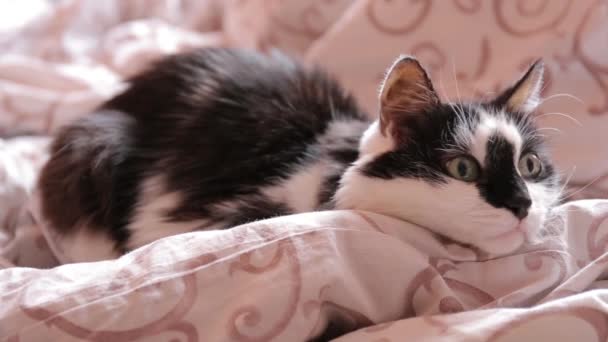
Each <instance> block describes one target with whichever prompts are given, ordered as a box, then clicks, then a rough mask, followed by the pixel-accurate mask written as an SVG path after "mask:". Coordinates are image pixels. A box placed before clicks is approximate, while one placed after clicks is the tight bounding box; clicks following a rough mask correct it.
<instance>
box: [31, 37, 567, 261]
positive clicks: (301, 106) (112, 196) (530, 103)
mask: <svg viewBox="0 0 608 342" xmlns="http://www.w3.org/2000/svg"><path fill="white" fill-rule="evenodd" d="M542 79H543V63H542V61H541V60H539V61H537V62H536V63H534V64H532V65H531V66H530V68H529V69H528V70H527V72H525V74H524V75H523V76H522V77H521V78H520V79H519V80H518V81H517V82H515V83H514V84H513V85H512V86H510V87H508V88H507V89H506V90H504V91H503V92H502V93H500V94H499V95H498V96H496V97H495V98H493V99H491V100H479V101H471V102H457V103H455V102H445V101H441V100H440V98H439V96H438V95H437V93H436V91H435V90H434V88H433V85H432V82H431V79H430V78H429V76H428V74H427V72H426V71H425V69H424V68H423V67H422V65H421V64H420V63H419V62H418V61H417V60H416V59H415V58H414V57H412V56H401V57H399V58H398V59H397V60H396V61H395V62H394V63H393V64H392V66H390V68H389V69H388V71H387V73H386V77H385V79H384V81H383V82H382V84H381V90H380V97H379V110H378V117H377V119H376V120H372V119H370V116H368V115H367V113H365V112H364V111H363V110H362V109H361V108H360V107H359V106H358V105H357V103H356V101H355V99H354V98H353V97H352V96H351V95H350V94H348V93H347V92H346V91H345V90H344V89H343V88H342V87H341V86H340V85H339V84H338V83H337V81H335V80H333V79H332V78H331V77H330V76H329V75H328V74H327V73H326V72H324V71H323V70H322V69H320V68H318V67H313V66H305V65H302V64H301V63H299V62H298V61H296V60H294V59H292V58H291V57H287V56H286V55H283V54H281V53H278V52H275V53H271V54H269V55H263V54H261V53H257V52H252V51H245V50H239V49H229V48H203V49H199V50H195V51H191V52H186V53H180V54H176V55H172V56H168V57H165V58H164V59H162V60H160V61H158V62H156V63H154V64H153V65H151V66H150V67H149V68H147V69H146V70H144V71H142V72H141V73H139V74H138V75H136V76H134V77H133V78H131V79H130V80H129V82H128V86H127V88H126V89H125V90H124V91H123V92H122V93H119V94H118V95H116V96H115V97H113V98H111V99H110V100H108V101H107V102H106V103H104V104H103V105H102V106H100V107H99V109H97V110H95V111H94V112H92V113H90V114H89V115H87V116H85V117H83V118H81V119H79V120H77V121H75V122H73V123H71V124H69V125H67V126H65V127H64V128H62V129H61V130H60V131H59V132H58V133H57V135H56V136H55V138H54V141H53V143H52V146H51V151H50V157H49V160H48V162H47V163H46V165H45V166H44V168H43V170H42V172H41V175H40V178H39V183H38V188H39V190H40V203H41V212H42V217H43V218H44V220H45V221H46V223H47V224H48V226H49V227H52V228H53V229H54V231H56V232H57V234H59V236H61V239H62V241H63V243H62V244H63V246H64V248H66V249H67V250H68V253H70V254H71V255H73V256H74V257H75V258H76V259H81V260H85V261H89V260H101V259H108V258H114V257H117V256H119V255H121V254H123V253H126V252H128V251H130V250H133V249H135V248H138V247H140V246H142V245H145V244H147V243H149V242H152V241H154V240H156V239H159V238H162V237H165V236H169V235H174V234H179V233H184V232H190V231H195V230H215V229H227V228H230V227H233V226H236V225H239V224H243V223H247V222H251V221H255V220H261V219H265V218H270V217H274V216H279V215H289V214H293V213H301V212H309V211H316V210H325V209H356V210H366V211H372V212H376V213H381V214H386V215H390V216H393V217H396V218H400V219H403V220H407V221H410V222H413V223H415V224H418V225H421V226H424V227H427V228H429V229H430V230H432V231H434V232H435V233H438V234H440V235H443V236H445V237H447V238H449V239H452V240H454V241H457V242H461V243H463V244H469V245H474V246H477V247H479V248H480V249H482V250H484V251H486V252H488V253H494V254H498V253H509V252H512V251H514V250H516V249H517V248H519V246H521V245H522V244H523V243H524V242H525V241H535V240H536V239H537V238H538V237H539V236H540V235H542V234H541V231H542V227H543V224H544V222H545V221H546V220H547V217H548V215H549V214H550V212H551V208H552V207H553V206H554V205H555V204H556V203H557V202H558V200H559V193H560V191H559V186H558V177H557V174H556V171H555V168H554V166H553V164H552V161H551V158H550V156H549V153H548V150H547V148H546V144H545V142H544V141H543V137H542V135H541V134H539V131H538V130H537V129H536V128H535V126H534V119H533V115H532V113H533V112H534V110H535V108H536V107H537V106H538V104H539V103H540V92H541V87H542Z"/></svg>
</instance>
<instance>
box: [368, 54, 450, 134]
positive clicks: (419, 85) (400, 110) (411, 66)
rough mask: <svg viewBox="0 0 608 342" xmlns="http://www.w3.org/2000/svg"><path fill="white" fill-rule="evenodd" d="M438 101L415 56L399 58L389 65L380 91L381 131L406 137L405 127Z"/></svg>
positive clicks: (409, 125) (406, 129)
mask: <svg viewBox="0 0 608 342" xmlns="http://www.w3.org/2000/svg"><path fill="white" fill-rule="evenodd" d="M439 102H440V101H439V96H438V95H437V93H436V92H435V90H434V89H433V84H432V83H431V80H430V78H429V77H428V75H427V73H426V71H425V70H424V68H423V67H422V65H420V63H419V62H418V61H417V60H416V59H415V58H414V57H411V56H401V57H399V58H398V59H397V60H396V61H395V62H394V63H393V65H392V66H391V67H390V68H389V70H388V72H387V74H386V77H385V78H384V81H383V82H382V87H381V90H380V118H379V121H380V130H381V132H382V134H383V135H385V136H386V135H387V134H390V135H392V136H393V137H394V138H396V139H397V140H398V141H404V140H406V139H407V135H408V128H409V127H411V125H412V124H413V123H415V122H416V121H417V120H418V119H419V118H420V117H421V116H423V115H425V114H426V113H427V112H428V111H429V110H431V109H432V108H433V107H435V106H436V105H438V104H439Z"/></svg>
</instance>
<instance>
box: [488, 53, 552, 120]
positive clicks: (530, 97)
mask: <svg viewBox="0 0 608 342" xmlns="http://www.w3.org/2000/svg"><path fill="white" fill-rule="evenodd" d="M543 73H544V64H543V61H542V60H540V59H539V60H537V61H536V62H534V63H533V64H532V65H531V66H530V68H528V71H526V73H525V74H524V75H523V76H522V77H521V79H519V81H517V82H516V83H515V84H514V85H512V86H511V87H509V88H508V89H507V90H505V91H504V92H502V94H500V95H499V96H498V97H497V98H496V99H495V100H494V101H493V104H494V105H495V106H497V107H499V108H506V109H507V110H509V111H511V112H519V113H524V114H528V113H531V112H533V111H534V110H535V109H536V108H537V107H538V105H539V104H540V103H541V96H540V93H541V90H542V87H543Z"/></svg>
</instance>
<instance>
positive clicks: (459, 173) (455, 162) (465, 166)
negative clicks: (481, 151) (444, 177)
mask: <svg viewBox="0 0 608 342" xmlns="http://www.w3.org/2000/svg"><path fill="white" fill-rule="evenodd" d="M446 166H447V169H448V172H449V173H450V175H452V177H454V178H456V179H460V180H462V181H465V182H473V181H475V180H476V179H477V178H479V173H480V172H479V171H480V170H479V164H477V162H476V161H475V160H474V159H473V158H471V157H467V156H460V157H456V158H454V159H451V160H449V161H448V162H447V164H446Z"/></svg>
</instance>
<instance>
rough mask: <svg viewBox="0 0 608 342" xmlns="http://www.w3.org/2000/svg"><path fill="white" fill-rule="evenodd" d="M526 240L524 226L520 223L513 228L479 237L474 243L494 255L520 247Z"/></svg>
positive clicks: (506, 252)
mask: <svg viewBox="0 0 608 342" xmlns="http://www.w3.org/2000/svg"><path fill="white" fill-rule="evenodd" d="M526 240H527V233H526V231H525V228H522V226H521V225H517V226H516V227H515V228H513V229H510V230H508V231H506V232H504V233H500V234H497V235H494V236H490V237H487V238H484V239H480V240H479V241H476V242H475V243H474V244H475V245H476V246H477V247H479V248H480V249H482V250H483V251H485V252H487V253H490V254H493V255H496V254H508V253H511V252H514V251H516V250H517V249H518V248H520V247H521V246H522V245H523V244H524V243H525V242H526Z"/></svg>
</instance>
